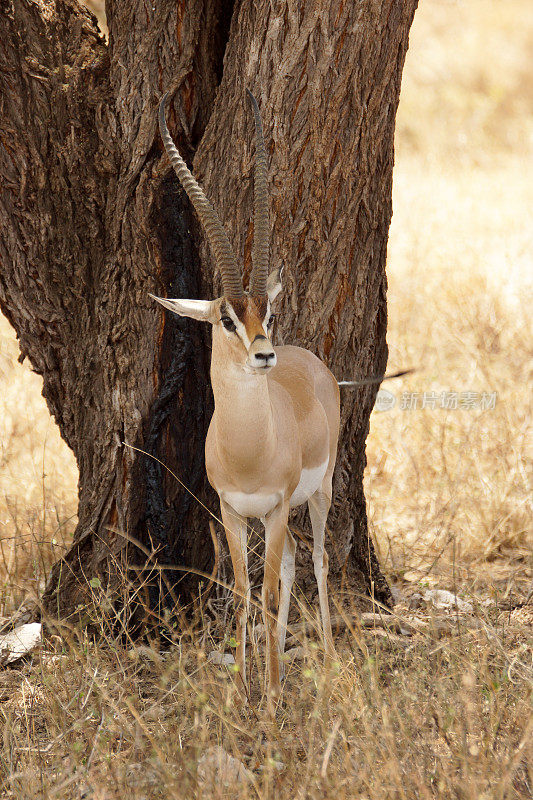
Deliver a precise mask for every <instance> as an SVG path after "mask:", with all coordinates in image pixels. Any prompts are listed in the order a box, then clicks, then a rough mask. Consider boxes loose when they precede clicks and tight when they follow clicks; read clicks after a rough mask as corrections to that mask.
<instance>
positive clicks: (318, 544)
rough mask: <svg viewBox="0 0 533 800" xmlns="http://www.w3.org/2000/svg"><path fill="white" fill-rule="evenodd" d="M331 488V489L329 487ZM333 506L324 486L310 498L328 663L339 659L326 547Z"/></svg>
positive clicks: (317, 580)
mask: <svg viewBox="0 0 533 800" xmlns="http://www.w3.org/2000/svg"><path fill="white" fill-rule="evenodd" d="M328 488H329V487H328ZM330 491H331V490H330ZM330 505H331V494H327V493H326V492H325V491H324V486H322V487H321V489H318V491H316V492H315V493H314V495H312V496H311V497H310V498H309V501H308V507H309V516H310V517H311V527H312V528H313V565H314V567H315V577H316V582H317V586H318V599H319V602H320V619H321V622H322V635H323V637H324V650H325V652H326V661H331V660H332V659H335V658H336V657H337V653H336V651H335V645H334V644H333V634H332V632H331V617H330V614H329V601H328V581H327V579H328V564H329V562H328V554H327V553H326V548H325V546H324V539H325V534H326V520H327V518H328V512H329V507H330Z"/></svg>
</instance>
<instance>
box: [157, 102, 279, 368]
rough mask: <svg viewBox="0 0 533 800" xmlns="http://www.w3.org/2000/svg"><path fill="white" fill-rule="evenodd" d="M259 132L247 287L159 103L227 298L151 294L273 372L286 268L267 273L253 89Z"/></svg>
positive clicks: (263, 184)
mask: <svg viewBox="0 0 533 800" xmlns="http://www.w3.org/2000/svg"><path fill="white" fill-rule="evenodd" d="M248 97H249V98H250V101H251V103H252V108H253V112H254V118H255V131H256V163H255V177H254V245H253V251H252V262H253V267H252V273H251V276H250V285H249V288H248V291H247V292H245V291H244V287H243V282H242V275H241V271H240V269H239V267H238V265H237V260H236V258H235V254H234V252H233V249H232V247H231V245H230V242H229V239H228V237H227V235H226V231H225V230H224V227H223V225H222V223H221V222H220V220H219V218H218V215H217V213H216V211H215V210H214V208H213V206H212V205H211V203H210V202H209V200H208V199H207V197H206V196H205V194H204V192H203V190H202V189H201V187H200V186H199V185H198V183H197V182H196V180H195V179H194V177H193V176H192V174H191V172H190V170H189V169H188V167H187V165H186V164H185V162H184V161H183V159H182V157H181V156H180V154H179V152H178V150H177V148H176V146H175V144H174V142H173V141H172V138H171V136H170V133H169V131H168V128H167V124H166V121H165V103H166V98H167V96H166V95H165V96H164V97H163V99H162V100H161V103H160V105H159V129H160V131H161V138H162V139H163V142H164V145H165V149H166V151H167V153H168V156H169V158H170V161H171V163H172V165H173V167H174V169H175V170H176V174H177V176H178V178H179V180H180V183H181V185H182V186H183V188H184V189H185V191H186V192H187V195H188V196H189V199H190V200H191V202H192V204H193V206H194V208H195V209H196V213H197V214H198V217H199V219H200V222H201V223H202V226H203V228H204V231H205V233H206V236H207V239H208V241H209V244H210V246H211V249H212V251H213V254H214V256H215V260H216V263H217V266H218V268H219V270H220V275H221V278H222V287H223V291H224V296H223V297H219V298H217V299H216V300H171V299H168V300H167V299H163V298H161V297H155V296H154V295H150V297H153V298H154V300H157V301H158V303H161V305H163V306H165V308H169V309H170V310H171V311H174V312H175V313H176V314H179V315H180V316H182V317H191V318H192V319H197V320H202V321H204V322H210V323H211V325H212V326H213V347H214V349H215V347H218V348H219V350H220V347H223V352H224V357H225V359H227V360H228V361H231V362H232V363H233V364H235V365H238V366H240V367H242V368H243V369H244V370H245V371H246V372H254V373H264V372H268V371H269V370H270V369H271V368H272V367H273V366H275V364H276V354H275V352H274V348H273V347H272V343H271V341H270V336H271V333H272V326H273V322H274V315H273V314H272V310H271V304H272V303H273V302H274V299H275V298H276V297H277V295H278V294H279V292H280V291H281V272H282V269H281V268H280V269H276V270H274V271H273V272H271V273H270V275H269V274H268V260H269V259H268V241H269V222H268V194H267V161H266V149H265V143H264V140H263V131H262V126H261V118H260V116H259V108H258V106H257V101H256V99H255V97H254V96H253V95H252V93H251V92H249V91H248Z"/></svg>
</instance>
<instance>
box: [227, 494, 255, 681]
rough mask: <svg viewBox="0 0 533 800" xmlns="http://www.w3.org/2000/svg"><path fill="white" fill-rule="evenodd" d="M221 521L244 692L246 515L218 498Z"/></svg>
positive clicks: (247, 593)
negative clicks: (230, 572) (230, 567)
mask: <svg viewBox="0 0 533 800" xmlns="http://www.w3.org/2000/svg"><path fill="white" fill-rule="evenodd" d="M220 510H221V512H222V522H223V524H224V529H225V531H226V538H227V540H228V547H229V552H230V556H231V563H232V564H233V575H234V577H235V585H234V588H233V603H234V605H235V619H236V623H237V630H236V639H237V648H236V654H235V660H236V663H237V667H238V670H239V675H240V680H238V681H237V683H238V686H239V691H240V692H241V694H242V695H245V694H246V691H245V689H246V624H247V622H248V613H249V605H250V582H249V580H248V541H247V526H246V517H241V516H240V514H237V513H236V512H235V511H234V510H233V509H232V508H231V507H230V506H228V505H227V503H225V502H224V501H223V500H221V501H220Z"/></svg>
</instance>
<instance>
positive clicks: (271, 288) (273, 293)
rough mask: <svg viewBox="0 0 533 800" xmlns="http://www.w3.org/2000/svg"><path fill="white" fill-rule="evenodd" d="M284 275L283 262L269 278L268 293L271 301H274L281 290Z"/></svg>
mask: <svg viewBox="0 0 533 800" xmlns="http://www.w3.org/2000/svg"><path fill="white" fill-rule="evenodd" d="M282 275H283V264H282V265H281V267H278V268H277V269H275V270H273V271H272V272H271V273H270V275H269V276H268V278H267V286H266V289H267V295H268V299H269V300H270V302H271V303H273V302H274V300H275V299H276V297H277V296H278V294H279V293H280V292H281V289H282V286H281V276H282Z"/></svg>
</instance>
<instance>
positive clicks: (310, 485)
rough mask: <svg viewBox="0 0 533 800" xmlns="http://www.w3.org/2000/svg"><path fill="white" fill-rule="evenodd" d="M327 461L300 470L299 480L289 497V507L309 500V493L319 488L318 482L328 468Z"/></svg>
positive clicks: (319, 482) (311, 493) (320, 481)
mask: <svg viewBox="0 0 533 800" xmlns="http://www.w3.org/2000/svg"><path fill="white" fill-rule="evenodd" d="M328 463H329V462H328V461H325V462H324V463H323V464H320V465H319V466H318V467H313V469H303V470H302V472H301V474H300V482H299V484H298V486H297V487H296V489H295V490H294V492H293V495H292V497H291V499H290V507H291V508H295V507H296V506H301V505H302V503H305V502H306V500H309V498H310V497H311V495H313V494H314V493H315V492H316V490H317V489H318V488H320V484H321V483H322V481H323V480H324V475H325V474H326V470H327V468H328Z"/></svg>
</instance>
